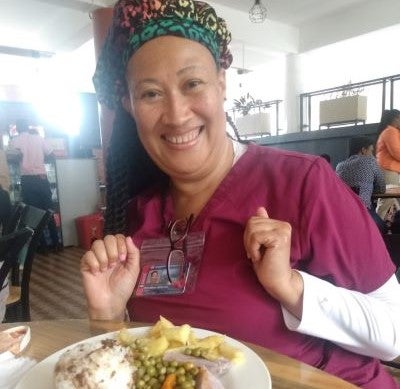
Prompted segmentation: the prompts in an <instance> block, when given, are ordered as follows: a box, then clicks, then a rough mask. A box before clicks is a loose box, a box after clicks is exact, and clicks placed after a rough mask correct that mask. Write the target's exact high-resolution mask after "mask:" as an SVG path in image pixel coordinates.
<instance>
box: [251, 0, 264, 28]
mask: <svg viewBox="0 0 400 389" xmlns="http://www.w3.org/2000/svg"><path fill="white" fill-rule="evenodd" d="M266 18H267V8H265V6H264V5H262V4H261V0H255V1H254V5H253V6H252V7H251V8H250V11H249V19H250V20H251V21H252V22H253V23H262V22H263V21H264V20H265V19H266Z"/></svg>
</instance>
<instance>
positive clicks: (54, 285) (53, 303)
mask: <svg viewBox="0 0 400 389" xmlns="http://www.w3.org/2000/svg"><path fill="white" fill-rule="evenodd" d="M83 253H84V250H82V249H80V248H77V247H68V248H65V249H64V250H63V251H62V252H60V253H58V254H50V255H48V256H44V255H40V254H38V255H37V257H36V258H35V262H34V265H33V270H32V276H31V283H30V293H31V295H30V298H31V315H32V320H52V319H82V318H86V317H87V314H86V302H85V297H84V295H83V289H82V282H81V277H80V273H79V262H80V258H81V256H82V255H83ZM399 362H400V358H399ZM388 369H389V371H390V372H391V373H392V374H393V375H394V376H395V377H396V378H397V379H398V381H399V382H400V369H393V368H388Z"/></svg>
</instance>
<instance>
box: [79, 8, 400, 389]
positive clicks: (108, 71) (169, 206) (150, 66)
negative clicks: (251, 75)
mask: <svg viewBox="0 0 400 389" xmlns="http://www.w3.org/2000/svg"><path fill="white" fill-rule="evenodd" d="M229 40H230V34H229V31H228V30H227V26H226V24H225V22H224V21H223V19H221V18H218V17H217V15H216V14H215V11H214V10H213V9H212V8H211V7H210V6H209V5H208V4H206V3H203V2H200V1H191V0H186V1H179V0H170V1H168V2H157V1H154V2H153V1H145V0H123V1H122V0H121V1H118V2H117V3H116V5H115V9H114V20H113V25H112V27H111V30H110V34H109V35H108V37H107V40H106V42H105V44H104V46H103V51H102V53H101V55H100V59H99V62H98V64H97V70H96V73H95V76H94V81H95V86H96V92H97V95H98V98H99V100H100V101H101V102H103V103H106V104H107V105H108V106H109V107H113V108H115V109H116V116H115V120H114V127H113V132H112V140H111V144H110V149H109V154H108V157H107V175H108V176H107V210H106V231H107V232H108V235H107V236H105V238H104V239H103V240H96V241H95V242H94V243H93V245H92V248H91V250H89V251H88V252H87V253H86V254H85V255H84V256H83V258H82V261H81V273H82V276H83V285H84V290H85V296H86V299H87V304H88V311H89V317H90V318H91V319H98V320H124V318H127V316H125V312H126V310H127V313H128V314H129V318H130V319H132V320H135V321H145V322H154V321H156V320H157V319H158V317H159V315H163V316H164V317H166V318H168V319H170V320H172V321H173V322H174V323H176V324H183V323H188V324H191V325H192V326H195V327H199V328H208V329H211V330H214V331H218V332H221V333H224V334H227V335H229V336H232V337H235V338H237V339H240V340H244V341H248V342H252V343H256V344H259V345H261V346H264V347H267V348H270V349H273V350H275V351H277V352H280V353H283V354H286V355H289V356H291V357H293V358H296V359H298V360H301V361H303V362H306V363H308V364H311V365H313V366H315V367H317V368H320V369H323V370H325V371H327V372H328V373H331V374H334V375H337V376H339V377H341V378H343V379H345V380H347V381H350V382H352V383H354V384H355V385H358V386H361V387H363V388H365V389H382V388H385V389H399V385H397V384H396V382H395V381H394V379H393V378H392V377H391V376H390V375H389V373H388V372H387V371H386V370H385V369H384V368H383V367H382V365H381V364H380V362H379V359H387V360H391V359H394V358H396V357H397V356H398V355H399V354H400V301H399V299H398V296H399V294H400V285H399V284H398V282H397V279H396V276H395V275H394V272H395V268H394V265H393V263H392V261H391V258H390V256H389V254H388V253H387V250H386V247H385V244H384V242H383V239H382V237H381V235H380V234H379V231H378V230H377V228H376V226H375V224H374V222H373V221H372V220H371V217H370V216H369V214H368V212H367V209H366V208H365V206H364V205H363V204H361V202H360V201H359V200H358V199H357V198H355V196H354V195H353V194H352V193H350V191H349V190H348V189H347V187H346V184H344V183H343V182H342V181H341V180H340V179H339V178H338V177H337V176H336V174H335V172H334V171H333V169H332V168H330V166H329V165H328V164H327V163H326V161H323V160H322V158H320V157H317V156H312V155H305V154H300V153H296V152H291V151H286V150H281V149H277V148H273V147H268V146H261V145H257V144H253V143H249V144H244V143H240V142H236V141H233V140H232V139H231V138H229V136H228V135H227V133H226V128H227V123H226V115H225V111H224V100H225V96H226V79H225V69H227V68H228V67H229V65H230V63H231V62H232V56H231V54H230V52H229V47H228V44H229ZM129 200H130V201H129ZM201 237H202V238H203V239H201ZM195 244H196V245H195ZM200 252H201V253H200ZM149 253H150V254H149ZM153 254H157V255H158V256H155V255H153ZM159 268H162V271H163V274H167V275H168V277H163V280H160V283H161V282H163V283H164V285H165V288H159V289H158V291H159V293H157V294H154V293H153V294H148V295H145V294H143V293H142V292H143V291H142V288H141V284H140V280H142V279H144V276H146V275H148V274H149V269H159ZM150 271H151V270H150ZM167 280H168V281H167ZM138 281H139V283H138ZM136 286H137V288H136ZM138 292H140V293H141V294H140V295H138ZM172 292H175V293H174V294H172ZM257 389H258V388H257Z"/></svg>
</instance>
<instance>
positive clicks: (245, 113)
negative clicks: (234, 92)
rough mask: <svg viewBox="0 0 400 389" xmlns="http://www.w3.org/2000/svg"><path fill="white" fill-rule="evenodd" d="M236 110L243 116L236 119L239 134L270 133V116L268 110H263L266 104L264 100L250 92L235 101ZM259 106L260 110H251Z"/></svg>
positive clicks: (251, 135) (247, 135)
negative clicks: (255, 97) (256, 97)
mask: <svg viewBox="0 0 400 389" xmlns="http://www.w3.org/2000/svg"><path fill="white" fill-rule="evenodd" d="M233 104H234V108H233V109H234V111H237V112H239V113H240V114H241V115H242V116H241V117H238V118H237V119H236V123H235V124H236V127H237V130H238V132H239V135H241V136H244V137H256V136H262V135H270V117H269V114H268V113H267V112H261V108H265V107H266V104H265V103H264V102H263V101H262V100H259V99H258V100H256V99H254V97H253V96H251V95H250V94H249V93H247V95H245V96H241V97H240V98H239V99H235V100H234V101H233ZM257 108H258V111H256V112H251V111H252V110H255V109H257Z"/></svg>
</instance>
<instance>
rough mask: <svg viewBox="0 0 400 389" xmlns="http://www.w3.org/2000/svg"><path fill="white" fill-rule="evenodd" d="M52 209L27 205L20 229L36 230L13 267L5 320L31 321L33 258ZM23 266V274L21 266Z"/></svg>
mask: <svg viewBox="0 0 400 389" xmlns="http://www.w3.org/2000/svg"><path fill="white" fill-rule="evenodd" d="M51 216H52V211H50V210H43V209H39V208H36V207H33V206H31V205H27V206H26V210H25V211H24V212H23V215H22V217H21V220H20V222H19V226H18V229H20V228H24V227H30V228H31V229H32V230H33V231H34V232H33V235H32V238H31V240H30V241H29V244H28V246H27V247H26V251H25V255H23V256H22V258H21V261H20V263H19V264H17V265H14V267H13V268H12V277H11V279H12V285H11V286H10V295H9V297H8V299H7V306H6V316H5V320H4V321H5V322H6V323H7V322H15V321H30V320H31V314H30V302H29V283H30V278H31V272H32V266H33V260H34V259H35V255H36V249H37V247H38V245H39V242H40V239H41V236H42V233H43V230H44V228H45V227H46V225H47V223H48V221H49V219H50V217H51ZM21 267H22V276H21V275H20V268H21Z"/></svg>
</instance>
